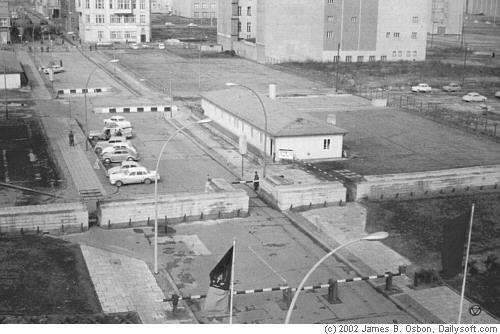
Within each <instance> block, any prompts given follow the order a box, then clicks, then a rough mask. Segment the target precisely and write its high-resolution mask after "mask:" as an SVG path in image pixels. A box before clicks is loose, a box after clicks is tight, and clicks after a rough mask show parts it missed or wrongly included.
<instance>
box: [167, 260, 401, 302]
mask: <svg viewBox="0 0 500 334" xmlns="http://www.w3.org/2000/svg"><path fill="white" fill-rule="evenodd" d="M402 268H403V266H400V272H397V273H391V272H387V273H385V274H382V275H373V276H365V277H353V278H345V279H339V280H333V279H330V280H328V283H327V284H318V285H311V286H305V287H303V288H302V290H318V289H325V288H329V289H330V288H331V287H332V286H333V288H331V289H333V291H332V294H333V296H334V297H335V298H334V299H333V300H334V301H335V299H336V298H337V294H338V291H335V289H336V288H335V285H338V284H339V283H350V282H359V281H368V280H373V279H378V278H386V279H388V278H389V277H390V280H391V284H392V278H393V277H395V276H401V275H402V271H401V270H402ZM386 287H387V281H386ZM285 290H289V291H291V292H295V291H297V288H291V287H289V286H279V287H274V288H264V289H250V290H239V291H234V292H233V295H248V294H254V293H262V292H272V291H283V298H284V299H286V298H287V297H286V296H285ZM173 296H174V295H172V297H170V298H164V299H163V301H164V302H173ZM206 297H207V295H192V296H178V300H193V299H203V298H206Z"/></svg>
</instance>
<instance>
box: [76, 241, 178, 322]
mask: <svg viewBox="0 0 500 334" xmlns="http://www.w3.org/2000/svg"><path fill="white" fill-rule="evenodd" d="M80 247H81V249H82V253H83V256H84V257H85V261H86V263H87V267H88V269H89V273H90V276H91V277H92V282H93V283H94V286H95V290H96V293H97V296H98V297H99V301H100V302H101V306H102V309H103V311H104V312H105V313H116V312H127V311H136V312H137V313H138V314H139V317H140V318H141V321H142V322H143V323H146V324H159V323H179V321H177V320H168V319H167V312H171V311H172V309H171V306H170V304H168V303H164V302H163V301H162V300H163V298H164V297H165V296H164V295H163V292H162V291H161V289H160V287H159V286H158V284H157V283H156V280H155V278H154V276H153V274H152V273H151V272H150V271H149V268H148V266H147V264H146V263H145V262H144V261H141V260H138V259H135V258H131V257H128V256H125V255H121V254H117V253H113V252H108V251H105V250H102V249H98V248H94V247H91V246H87V245H81V246H80Z"/></svg>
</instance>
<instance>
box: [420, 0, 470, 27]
mask: <svg viewBox="0 0 500 334" xmlns="http://www.w3.org/2000/svg"><path fill="white" fill-rule="evenodd" d="M464 12H465V0H432V15H431V21H430V25H429V32H430V33H431V34H439V35H444V34H447V35H461V34H462V22H463V19H464Z"/></svg>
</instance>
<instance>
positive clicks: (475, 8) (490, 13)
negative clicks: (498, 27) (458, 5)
mask: <svg viewBox="0 0 500 334" xmlns="http://www.w3.org/2000/svg"><path fill="white" fill-rule="evenodd" d="M467 13H468V14H476V15H478V14H483V15H484V16H486V17H487V18H488V19H490V20H492V21H496V22H497V21H498V17H499V16H500V0H467Z"/></svg>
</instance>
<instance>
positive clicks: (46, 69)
mask: <svg viewBox="0 0 500 334" xmlns="http://www.w3.org/2000/svg"><path fill="white" fill-rule="evenodd" d="M41 69H42V71H43V73H45V74H50V70H51V69H52V73H54V74H56V73H61V72H64V67H63V66H61V65H59V64H54V65H51V66H47V67H42V68H41Z"/></svg>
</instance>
